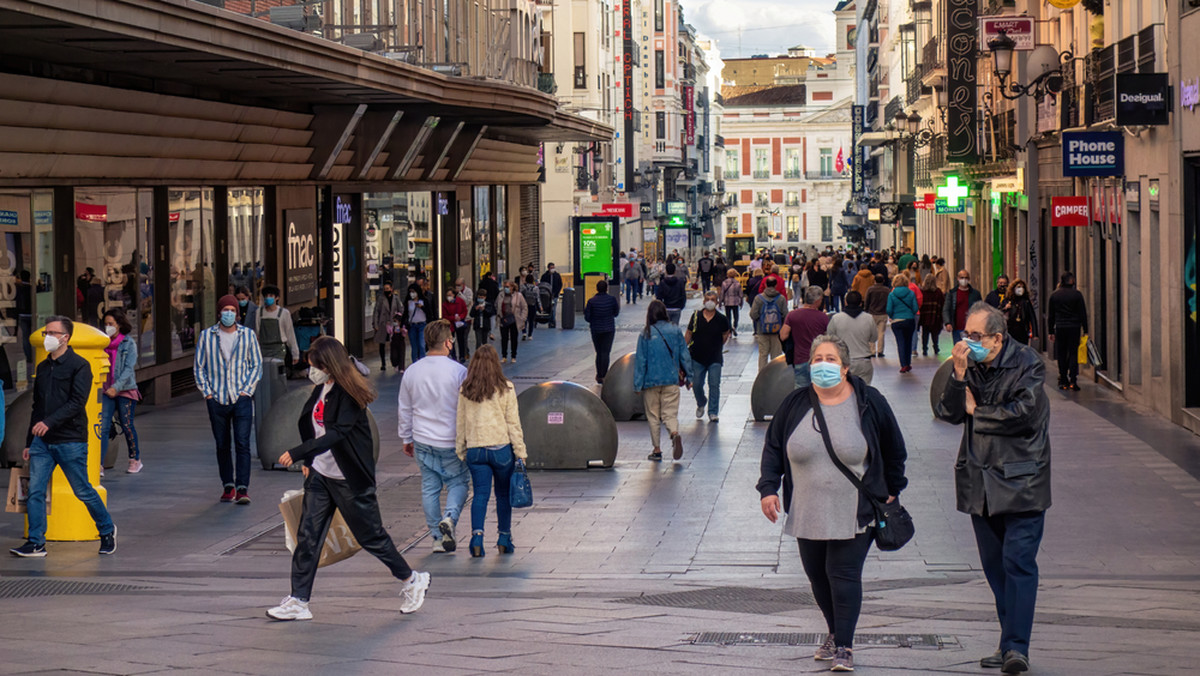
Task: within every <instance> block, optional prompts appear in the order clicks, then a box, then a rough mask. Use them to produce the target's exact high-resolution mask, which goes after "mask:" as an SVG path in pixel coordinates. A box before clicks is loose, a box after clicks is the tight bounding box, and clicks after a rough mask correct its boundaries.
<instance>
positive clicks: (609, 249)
mask: <svg viewBox="0 0 1200 676" xmlns="http://www.w3.org/2000/svg"><path fill="white" fill-rule="evenodd" d="M578 227H579V272H580V274H581V275H586V274H589V273H599V274H602V275H605V276H606V278H611V277H612V276H613V224H612V221H609V220H599V219H597V220H594V221H591V220H580V221H579V226H578Z"/></svg>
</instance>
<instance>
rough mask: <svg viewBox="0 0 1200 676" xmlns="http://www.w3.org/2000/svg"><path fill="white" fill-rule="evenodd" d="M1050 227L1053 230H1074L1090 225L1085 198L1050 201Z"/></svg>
mask: <svg viewBox="0 0 1200 676" xmlns="http://www.w3.org/2000/svg"><path fill="white" fill-rule="evenodd" d="M1050 207H1051V208H1050V225H1051V227H1055V228H1076V227H1081V226H1086V225H1088V224H1089V223H1091V220H1092V216H1091V208H1090V207H1089V206H1088V198H1087V196H1083V197H1053V198H1051V199H1050Z"/></svg>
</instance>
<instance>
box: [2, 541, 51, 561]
mask: <svg viewBox="0 0 1200 676" xmlns="http://www.w3.org/2000/svg"><path fill="white" fill-rule="evenodd" d="M8 552H9V553H10V554H12V555H13V556H19V557H21V558H23V559H40V558H44V557H45V556H46V545H35V544H33V541H31V540H26V541H25V544H23V545H21V546H20V547H13V548H12V549H10V550H8Z"/></svg>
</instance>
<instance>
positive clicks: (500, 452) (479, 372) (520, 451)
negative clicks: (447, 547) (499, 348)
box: [454, 345, 526, 558]
mask: <svg viewBox="0 0 1200 676" xmlns="http://www.w3.org/2000/svg"><path fill="white" fill-rule="evenodd" d="M457 425H458V431H457V440H456V442H455V444H454V450H455V452H457V453H458V457H459V459H460V460H463V461H464V462H466V463H467V469H468V470H469V471H470V472H471V483H472V484H473V485H474V490H475V495H474V497H473V498H472V499H471V556H473V557H476V558H478V557H481V556H483V522H484V519H485V518H486V517H487V506H488V498H489V496H490V495H491V493H492V484H494V485H495V492H496V528H497V530H498V537H497V539H496V548H497V549H498V550H500V553H501V554H512V553H513V539H512V505H511V504H510V503H509V500H508V498H509V495H508V489H509V482H510V481H511V480H512V474H513V469H514V467H515V466H516V462H517V460H521V461H522V462H523V461H524V460H525V458H526V454H525V434H524V433H523V432H522V431H521V416H520V413H519V412H518V410H517V392H516V390H515V389H513V384H512V383H511V382H510V381H509V380H508V378H505V377H504V369H503V367H501V366H500V359H499V357H497V356H496V348H494V347H492V346H491V345H484V346H483V347H481V348H479V349H478V350H475V356H473V357H471V364H470V365H469V366H467V377H466V379H465V380H463V384H462V388H461V389H459V394H458V415H457Z"/></svg>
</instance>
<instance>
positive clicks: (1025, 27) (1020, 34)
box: [979, 16, 1033, 52]
mask: <svg viewBox="0 0 1200 676" xmlns="http://www.w3.org/2000/svg"><path fill="white" fill-rule="evenodd" d="M1001 32H1003V33H1004V34H1005V35H1007V36H1008V37H1009V38H1011V39H1012V41H1013V42H1015V43H1017V44H1016V45H1014V46H1013V49H1015V50H1017V51H1020V52H1028V51H1033V17H1031V16H983V17H980V18H979V44H980V45H982V46H984V47H986V46H987V43H988V41H989V40H993V39H995V38H997V37H999V36H1000V33H1001Z"/></svg>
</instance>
